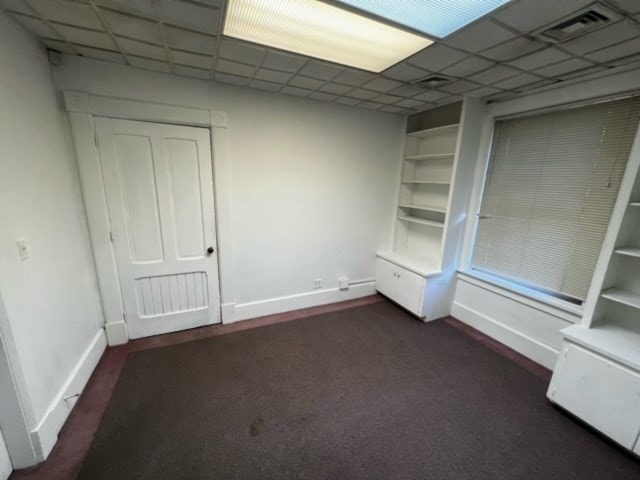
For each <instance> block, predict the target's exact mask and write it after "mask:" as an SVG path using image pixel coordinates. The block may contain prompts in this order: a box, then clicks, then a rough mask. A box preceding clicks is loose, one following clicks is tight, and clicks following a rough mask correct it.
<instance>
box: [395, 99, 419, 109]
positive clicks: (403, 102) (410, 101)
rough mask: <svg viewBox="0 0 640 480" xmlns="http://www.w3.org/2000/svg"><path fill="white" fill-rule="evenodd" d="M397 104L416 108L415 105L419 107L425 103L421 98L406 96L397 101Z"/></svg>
mask: <svg viewBox="0 0 640 480" xmlns="http://www.w3.org/2000/svg"><path fill="white" fill-rule="evenodd" d="M396 105H398V106H400V107H403V108H414V107H419V106H421V105H424V102H421V101H420V100H414V99H412V98H405V99H404V100H401V101H399V102H398V103H396Z"/></svg>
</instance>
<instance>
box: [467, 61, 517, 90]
mask: <svg viewBox="0 0 640 480" xmlns="http://www.w3.org/2000/svg"><path fill="white" fill-rule="evenodd" d="M520 73H521V72H520V70H516V69H515V68H511V67H507V66H506V65H497V66H495V67H491V68H490V69H488V70H485V71H484V72H480V73H477V74H475V75H472V76H470V77H469V79H470V80H473V81H475V82H480V83H484V84H485V85H492V84H494V83H496V82H500V81H502V80H506V79H507V78H510V77H515V76H516V75H518V74H520Z"/></svg>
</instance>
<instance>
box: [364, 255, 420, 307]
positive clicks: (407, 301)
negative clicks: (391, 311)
mask: <svg viewBox="0 0 640 480" xmlns="http://www.w3.org/2000/svg"><path fill="white" fill-rule="evenodd" d="M425 283H426V279H425V278H423V277H421V276H419V275H416V274H415V273H413V272H410V271H409V270H406V269H404V268H402V267H399V266H397V265H394V264H393V263H391V262H387V261H386V260H382V259H380V258H379V259H378V263H377V271H376V285H377V287H376V288H377V290H378V291H379V292H380V293H382V294H383V295H385V296H386V297H388V298H390V299H391V300H393V301H394V302H396V303H397V304H398V305H401V306H402V307H404V308H406V309H407V310H409V311H410V312H411V313H413V314H414V315H417V316H419V317H421V316H422V297H423V292H424V287H425Z"/></svg>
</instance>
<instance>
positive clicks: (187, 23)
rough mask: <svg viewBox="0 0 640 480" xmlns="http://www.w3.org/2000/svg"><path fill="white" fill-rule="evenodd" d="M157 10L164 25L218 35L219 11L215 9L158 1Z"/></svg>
mask: <svg viewBox="0 0 640 480" xmlns="http://www.w3.org/2000/svg"><path fill="white" fill-rule="evenodd" d="M159 8H160V17H161V18H162V21H163V22H164V23H167V24H169V25H175V26H177V27H185V28H189V29H191V30H196V31H199V32H203V33H208V34H210V35H217V34H218V26H219V24H220V10H219V9H217V8H209V7H204V6H199V5H197V4H195V3H188V2H179V1H176V0H159Z"/></svg>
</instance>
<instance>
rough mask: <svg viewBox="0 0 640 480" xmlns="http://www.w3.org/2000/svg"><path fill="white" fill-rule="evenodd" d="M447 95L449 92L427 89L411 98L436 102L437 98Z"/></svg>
mask: <svg viewBox="0 0 640 480" xmlns="http://www.w3.org/2000/svg"><path fill="white" fill-rule="evenodd" d="M448 96H449V94H448V93H446V92H440V91H438V90H429V91H427V92H424V93H421V94H420V95H416V96H415V97H413V98H415V99H416V100H420V101H423V102H437V101H438V100H441V99H443V98H446V97H448Z"/></svg>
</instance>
